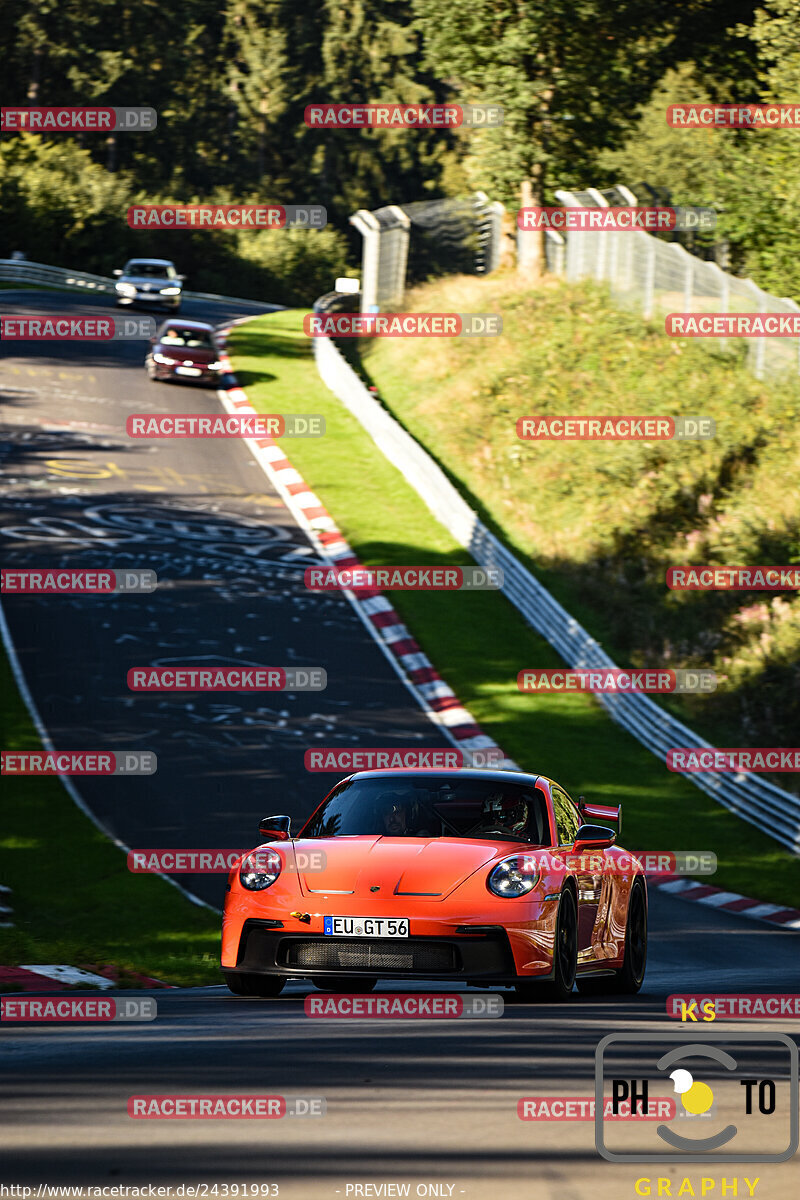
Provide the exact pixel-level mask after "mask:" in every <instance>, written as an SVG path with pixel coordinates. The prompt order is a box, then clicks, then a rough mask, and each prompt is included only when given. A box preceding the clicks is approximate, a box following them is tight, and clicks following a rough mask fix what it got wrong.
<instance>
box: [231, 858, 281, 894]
mask: <svg viewBox="0 0 800 1200" xmlns="http://www.w3.org/2000/svg"><path fill="white" fill-rule="evenodd" d="M282 866H283V861H282V859H281V856H280V854H276V852H275V851H274V850H254V851H253V852H252V853H251V854H247V855H245V857H244V858H243V859H242V861H241V863H240V864H239V882H240V883H241V885H242V887H243V888H247V890H248V892H261V891H263V890H264V888H268V887H271V885H272V884H273V883H274V882H275V880H276V879H277V878H278V876H279V875H280V873H281V867H282Z"/></svg>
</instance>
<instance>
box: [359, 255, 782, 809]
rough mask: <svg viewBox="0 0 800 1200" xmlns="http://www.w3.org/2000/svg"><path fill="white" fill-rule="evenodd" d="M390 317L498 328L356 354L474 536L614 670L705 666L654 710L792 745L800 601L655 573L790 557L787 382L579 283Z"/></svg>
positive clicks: (499, 293) (446, 291) (503, 292)
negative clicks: (588, 637)
mask: <svg viewBox="0 0 800 1200" xmlns="http://www.w3.org/2000/svg"><path fill="white" fill-rule="evenodd" d="M404 307H405V308H406V309H408V310H409V311H445V312H453V311H455V312H459V311H461V312H466V311H475V312H489V311H494V312H499V313H501V314H502V316H503V321H504V329H503V335H502V336H501V337H496V338H464V339H445V338H441V339H435V338H431V339H429V340H428V341H427V342H426V343H425V352H424V353H423V354H421V353H420V350H419V344H418V343H415V342H414V341H411V340H407V341H406V340H401V339H375V340H373V341H372V342H369V343H365V344H364V345H363V347H362V363H363V368H364V373H365V375H366V376H367V377H368V378H369V379H370V381H371V382H373V383H375V384H376V385H377V387H378V390H379V394H380V396H381V398H382V400H383V402H384V403H385V404H386V406H387V408H389V409H390V410H391V411H392V412H393V413H394V414H395V416H397V417H398V418H399V420H400V421H401V422H402V423H403V424H404V425H405V426H406V428H407V429H409V430H410V432H411V433H412V434H414V436H415V437H417V438H418V439H419V441H420V442H421V443H422V444H423V445H424V446H426V447H427V448H428V449H429V450H430V451H431V452H432V453H433V454H434V455H435V457H436V458H437V459H438V461H439V462H440V464H441V465H442V466H443V468H444V469H445V470H446V471H447V472H448V473H449V474H450V476H451V478H452V479H453V480H454V482H456V484H457V485H458V486H459V488H460V489H461V491H462V492H463V494H464V495H465V496H467V498H468V499H469V500H470V501H471V503H472V504H473V506H474V507H476V508H477V509H478V510H479V511H480V512H481V513H482V515H483V517H484V519H485V520H486V521H487V522H488V524H489V525H491V526H492V527H493V528H494V529H495V530H496V531H497V532H499V533H500V534H501V535H502V536H503V538H504V540H505V541H506V542H507V543H508V544H509V545H510V546H511V547H512V548H513V549H514V550H515V551H516V553H517V554H518V555H519V556H520V557H521V558H522V559H523V560H525V561H526V562H527V563H528V565H529V566H531V567H532V568H533V569H534V571H535V572H536V573H537V574H538V576H539V578H540V579H541V580H542V581H543V583H544V584H545V585H546V586H547V587H548V588H549V589H550V590H551V591H552V592H553V593H554V594H555V595H556V596H557V597H558V599H559V600H561V601H562V603H564V604H565V605H566V607H567V608H568V609H569V610H570V611H571V612H572V613H573V614H574V615H575V616H577V617H578V618H579V619H580V620H581V622H582V623H583V624H584V625H585V626H586V627H587V628H588V629H589V630H590V631H591V632H592V633H593V634H594V635H595V636H596V637H597V638H598V640H599V641H600V642H601V643H602V644H603V645H604V647H605V648H606V650H607V651H608V652H609V653H610V654H611V655H612V657H614V658H615V660H616V661H617V662H619V663H621V664H625V665H636V666H643V665H653V666H655V665H662V664H663V665H668V666H676V667H698V666H705V667H711V668H713V669H714V670H716V671H717V672H718V674H719V676H720V686H719V688H718V690H717V691H716V693H714V694H713V695H710V696H704V697H696V698H691V697H689V698H686V699H685V700H684V701H683V702H681V703H678V702H674V703H673V702H670V706H671V707H672V708H673V710H674V711H675V712H676V713H678V715H680V716H681V717H683V718H684V719H686V720H688V721H690V722H691V723H693V724H694V725H695V726H696V727H697V728H698V729H699V730H701V731H705V732H706V734H707V735H708V736H709V738H710V739H711V740H714V741H716V742H717V744H719V745H724V744H726V745H748V746H749V745H753V746H757V745H762V746H793V745H796V744H797V731H798V729H800V687H799V686H798V685H800V665H799V664H798V657H799V656H800V655H799V652H800V603H799V602H798V599H797V594H796V593H792V592H787V593H783V594H772V595H770V594H769V593H752V592H751V593H744V592H728V593H689V592H685V593H679V592H670V591H668V590H667V588H666V586H665V582H664V574H665V571H666V569H667V567H669V566H671V565H678V564H681V563H687V562H690V563H720V564H731V565H733V564H741V563H764V564H773V563H774V564H788V563H793V562H798V561H800V487H798V483H797V480H798V467H800V423H798V416H799V415H800V380H799V379H796V378H791V379H787V380H784V381H781V382H772V383H770V384H767V383H764V382H759V381H758V380H756V379H754V378H753V376H752V375H751V374H750V373H749V372H748V371H747V370H746V368H745V366H744V346H743V345H742V344H738V345H737V344H735V343H729V345H731V346H732V349H731V351H730V352H729V353H723V352H721V351H718V350H716V349H714V348H713V347H712V344H711V343H709V342H697V341H691V340H688V339H687V340H683V341H673V340H670V339H669V338H667V337H666V336H665V334H664V332H663V324H662V323H661V322H659V323H658V324H648V323H647V322H645V321H643V320H642V319H641V318H640V317H638V316H636V315H633V314H630V313H625V312H619V311H617V310H615V309H613V308H612V307H611V305H610V303H609V301H608V298H607V295H606V293H605V291H604V289H602V288H600V287H598V286H594V285H592V284H580V285H569V284H566V283H564V282H562V281H559V280H556V279H548V280H546V281H545V282H544V283H542V284H541V285H540V286H539V287H538V288H537V289H536V290H531V291H528V292H521V291H520V290H519V283H518V280H517V279H516V278H515V277H510V276H497V277H492V278H491V279H487V280H475V279H464V278H460V279H448V280H444V281H438V282H436V283H433V284H429V285H426V286H424V287H421V288H419V289H417V290H416V291H415V292H414V293H412V295H411V296H410V297H408V298H407V301H406V303H405V305H404ZM528 414H549V415H557V414H558V415H560V414H586V415H590V414H620V415H621V414H626V415H627V414H635V415H638V414H654V415H655V414H658V415H686V416H689V415H703V416H710V417H713V418H714V420H715V421H716V426H717V435H716V437H715V438H714V439H713V440H709V441H702V442H678V441H668V442H651V443H645V442H557V441H550V442H539V443H532V442H522V441H520V440H519V439H518V438H517V436H516V431H515V422H516V419H517V418H518V417H520V416H524V415H528ZM520 665H521V666H538V665H539V664H538V663H527V662H526V663H520ZM797 778H798V777H796V776H791V775H782V776H779V777H776V781H777V782H779V783H780V784H781V785H783V786H788V787H796V786H800V785H797V784H795V782H794V780H795V779H797Z"/></svg>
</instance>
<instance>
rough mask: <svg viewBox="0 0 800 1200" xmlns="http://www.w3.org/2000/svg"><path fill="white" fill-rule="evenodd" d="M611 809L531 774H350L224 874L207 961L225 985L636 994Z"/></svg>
mask: <svg viewBox="0 0 800 1200" xmlns="http://www.w3.org/2000/svg"><path fill="white" fill-rule="evenodd" d="M598 816H599V817H603V818H604V819H613V820H617V821H619V817H620V810H619V809H618V808H611V807H603V806H597V805H588V804H586V803H585V802H584V801H583V800H581V801H579V803H578V804H576V803H574V802H573V801H572V800H571V799H570V797H569V796H568V794H567V793H566V792H565V791H564V789H563V788H562V787H560V786H559V785H558V784H557V783H555V782H554V781H553V780H552V779H548V778H546V777H545V776H543V775H532V774H524V773H522V772H516V771H514V772H511V771H475V770H464V771H441V772H439V771H361V772H358V773H357V774H354V775H350V776H348V777H347V778H346V779H343V780H342V781H341V782H340V783H338V784H337V785H336V786H335V787H334V788H333V789H332V791H331V792H330V793H329V794H328V796H327V797H326V798H325V799H324V800H323V802H322V803H321V804H320V805H319V807H318V808H317V809H316V810H315V811H314V812H313V813H312V815H311V816H310V817H309V819H308V820H307V821H306V823H305V825H304V826H303V828H302V829H301V830H300V832H299V834H298V835H297V837H296V839H290V836H289V830H290V819H289V817H286V816H280V817H265V818H264V820H263V821H262V822H261V826H260V833H261V835H262V837H264V838H265V839H267V841H266V842H265V843H264V844H262V845H261V846H260V847H259V848H258V849H257V850H255V851H252V852H250V853H249V854H248V855H245V856H244V857H243V858H242V859H241V860H240V861H239V863H238V865H237V866H236V867H235V868H234V870H233V871H231V873H230V875H229V878H228V885H227V890H226V896H225V912H224V918H223V930H222V969H223V973H224V975H225V980H226V982H227V985H228V987H229V988H230V990H231V991H232V992H235V993H236V994H238V995H249V996H276V995H278V994H279V993H280V991H281V989H282V988H283V986H284V984H285V983H286V981H287V979H293V978H302V977H306V978H310V979H311V980H312V982H313V983H314V984H315V985H316V986H317V987H319V988H321V989H323V990H328V991H354V992H363V991H369V990H371V989H372V988H373V987H374V986H375V983H376V982H377V980H378V979H393V980H398V979H402V980H414V979H438V980H447V981H454V980H459V981H462V982H466V983H469V984H475V985H501V986H502V985H506V986H509V985H510V986H513V987H514V988H515V989H516V991H517V994H518V995H519V996H520V997H521V998H522V999H537V998H539V997H549V998H552V999H557V1000H565V999H566V998H567V997H568V996H569V995H570V994H571V992H572V989H573V986H574V985H575V983H577V986H578V990H579V991H581V992H591V993H598V992H617V993H628V994H632V993H635V992H638V990H639V988H640V987H641V985H642V979H643V977H644V971H645V963H646V958H647V889H646V883H645V877H644V873H643V871H642V868H641V864H640V863H639V862H638V861H637V860H636V859H635V858H634V857H633V856H632V855H630V854H628V853H626V852H625V851H624V850H622V849H621V848H620V847H617V846H616V845H615V841H616V833H615V831H614V830H613V829H610V828H608V827H607V826H602V825H593V824H588V823H587V818H588V819H589V820H591V819H592V818H594V819H596V818H597V817H598Z"/></svg>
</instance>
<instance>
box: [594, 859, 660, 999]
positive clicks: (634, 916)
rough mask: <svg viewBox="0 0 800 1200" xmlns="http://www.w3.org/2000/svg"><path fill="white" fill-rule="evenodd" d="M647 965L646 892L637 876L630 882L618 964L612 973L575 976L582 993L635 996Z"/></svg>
mask: <svg viewBox="0 0 800 1200" xmlns="http://www.w3.org/2000/svg"><path fill="white" fill-rule="evenodd" d="M646 967H647V894H646V892H645V888H644V884H643V883H642V881H641V879H640V878H637V879H635V880H634V882H633V886H632V887H631V894H630V899H629V900H628V916H627V918H626V921H625V952H624V955H623V958H622V966H621V967H619V968H618V970H616V971H615V972H614V974H613V975H600V976H598V977H597V978H592V977H591V976H589V978H588V979H578V991H579V992H580V993H581V995H582V996H635V995H636V993H637V992H638V991H639V989H640V988H641V986H642V982H643V981H644V973H645V968H646Z"/></svg>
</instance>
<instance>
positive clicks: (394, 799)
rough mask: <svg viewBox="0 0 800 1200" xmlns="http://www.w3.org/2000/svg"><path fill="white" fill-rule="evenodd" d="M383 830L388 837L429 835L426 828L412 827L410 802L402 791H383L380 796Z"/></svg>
mask: <svg viewBox="0 0 800 1200" xmlns="http://www.w3.org/2000/svg"><path fill="white" fill-rule="evenodd" d="M380 803H381V807H382V809H383V830H384V833H386V834H387V835H388V836H389V837H404V836H406V835H408V836H413V837H431V836H432V834H431V832H430V830H428V829H416V828H414V825H415V822H414V820H413V818H412V804H411V801H409V799H408V798H407V797H406V795H405V794H404V793H403V792H384V793H382V795H381V797H380Z"/></svg>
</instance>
